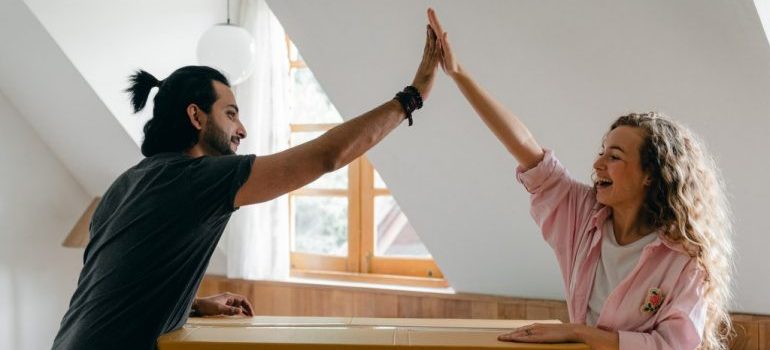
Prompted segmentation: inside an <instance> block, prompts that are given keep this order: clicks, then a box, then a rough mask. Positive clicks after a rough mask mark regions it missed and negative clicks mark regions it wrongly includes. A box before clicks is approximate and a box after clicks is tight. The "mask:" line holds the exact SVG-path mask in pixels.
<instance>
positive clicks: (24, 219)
mask: <svg viewBox="0 0 770 350" xmlns="http://www.w3.org/2000/svg"><path fill="white" fill-rule="evenodd" d="M0 124H1V125H2V127H0V169H2V170H0V310H2V312H0V349H9V350H10V349H19V350H21V349H30V350H32V349H46V348H50V347H51V344H52V343H53V337H54V336H55V335H56V331H57V330H58V329H59V322H60V321H61V318H62V316H63V315H64V312H65V311H66V310H67V306H68V305H69V300H70V297H71V296H72V292H73V291H74V290H75V285H76V282H77V276H78V273H79V272H80V267H81V261H82V256H83V249H70V248H64V247H62V246H61V242H62V241H63V240H64V237H66V235H67V233H68V232H69V230H70V229H71V228H72V226H73V225H74V224H75V221H76V220H77V218H78V217H79V216H80V214H81V213H82V212H83V210H85V208H86V206H87V205H88V203H89V201H90V197H89V196H88V195H87V194H86V192H85V190H84V189H83V188H82V187H81V186H80V185H79V184H78V183H77V182H76V181H75V179H74V178H73V177H72V175H70V173H69V172H67V170H66V169H65V167H64V166H63V165H62V164H61V162H60V161H59V160H58V159H57V158H56V156H54V154H53V152H51V150H50V149H48V148H47V146H46V145H45V143H44V142H43V141H42V140H41V139H40V137H39V136H38V135H37V134H36V133H35V132H34V130H33V129H32V127H30V125H29V124H28V123H27V122H26V120H25V119H24V118H23V117H22V116H21V115H20V114H19V113H18V112H17V111H16V110H15V108H14V107H13V106H12V105H11V104H10V103H9V102H8V100H7V99H6V98H5V96H4V95H3V94H2V93H1V92H0Z"/></svg>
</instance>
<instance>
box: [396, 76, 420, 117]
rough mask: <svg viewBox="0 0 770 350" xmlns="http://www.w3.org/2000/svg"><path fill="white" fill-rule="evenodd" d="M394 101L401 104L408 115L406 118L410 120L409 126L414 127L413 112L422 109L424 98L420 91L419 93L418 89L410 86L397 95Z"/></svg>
mask: <svg viewBox="0 0 770 350" xmlns="http://www.w3.org/2000/svg"><path fill="white" fill-rule="evenodd" d="M393 99H394V100H396V101H398V103H399V104H401V108H403V109H404V113H406V117H405V118H406V119H408V120H409V126H412V124H413V121H412V112H414V110H415V109H420V108H422V96H420V91H418V90H417V88H416V87H414V86H412V85H409V86H407V87H405V88H404V90H403V91H401V92H399V93H397V94H396V97H393Z"/></svg>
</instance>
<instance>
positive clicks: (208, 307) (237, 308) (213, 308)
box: [193, 293, 254, 316]
mask: <svg viewBox="0 0 770 350" xmlns="http://www.w3.org/2000/svg"><path fill="white" fill-rule="evenodd" d="M193 309H194V310H195V313H196V315H197V316H218V315H245V316H254V312H253V311H252V310H253V309H252V307H251V303H249V300H248V299H246V297H244V296H242V295H238V294H233V293H222V294H217V295H212V296H210V297H205V298H197V299H195V301H194V302H193Z"/></svg>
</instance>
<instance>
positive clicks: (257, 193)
mask: <svg viewBox="0 0 770 350" xmlns="http://www.w3.org/2000/svg"><path fill="white" fill-rule="evenodd" d="M427 32H428V35H427V39H426V42H425V51H424V52H423V57H422V62H421V63H420V67H419V68H418V69H417V74H415V77H414V81H413V83H412V86H414V87H415V88H417V90H418V91H419V93H420V95H421V96H422V99H423V100H426V99H427V97H428V95H429V94H430V90H431V88H432V87H433V78H434V77H435V72H436V67H437V65H438V60H439V50H438V48H437V39H436V36H435V34H433V31H432V30H431V29H430V28H428V29H427ZM404 117H405V112H404V110H403V108H402V107H401V105H400V103H399V102H398V101H396V100H391V101H388V102H385V103H383V104H382V105H380V106H379V107H377V108H375V109H372V110H370V111H369V112H366V113H364V114H363V115H360V116H358V117H356V118H354V119H352V120H349V121H347V122H345V123H342V124H340V125H339V126H337V127H335V128H333V129H331V130H329V131H328V132H326V133H325V134H323V135H322V136H320V137H318V138H317V139H315V140H313V141H310V142H306V143H304V144H302V145H299V146H296V147H292V148H290V149H288V150H286V151H283V152H280V153H276V154H273V155H269V156H264V157H257V158H256V159H255V160H254V163H253V165H252V168H251V173H250V175H249V178H248V180H246V182H245V183H244V184H243V186H241V188H240V189H239V190H238V193H237V194H236V196H235V201H234V206H235V207H240V206H243V205H248V204H254V203H260V202H264V201H268V200H271V199H273V198H276V197H278V196H281V195H283V194H286V193H288V192H291V191H293V190H295V189H298V188H300V187H302V186H304V185H306V184H308V183H310V182H312V181H313V180H315V179H317V178H319V177H321V175H323V174H325V173H328V172H331V171H334V170H337V169H339V168H341V167H343V166H345V165H346V164H348V163H350V162H352V161H353V160H355V159H356V158H358V157H360V156H361V155H363V154H364V153H365V152H366V151H368V150H369V149H370V148H372V147H373V146H374V145H376V144H377V143H378V142H380V141H381V140H382V139H383V138H384V137H385V136H387V135H388V134H389V133H390V132H391V131H393V129H394V128H395V127H396V126H398V125H399V124H400V123H401V121H402V120H403V119H404Z"/></svg>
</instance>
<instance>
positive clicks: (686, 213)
mask: <svg viewBox="0 0 770 350" xmlns="http://www.w3.org/2000/svg"><path fill="white" fill-rule="evenodd" d="M619 126H630V127H636V128H640V129H642V130H643V131H644V132H645V134H646V137H645V140H644V142H643V144H642V146H641V148H640V156H641V165H642V170H644V171H645V172H646V173H648V174H650V175H651V176H650V178H651V180H652V181H651V183H650V186H649V187H648V189H647V192H646V194H645V200H644V204H643V206H642V212H641V215H642V219H643V220H645V221H646V223H647V224H649V225H650V226H651V227H661V228H663V229H664V230H663V231H664V232H665V236H666V238H668V239H669V240H671V241H673V242H680V243H681V244H682V245H683V247H684V248H685V249H686V250H687V251H688V252H689V254H690V256H692V257H693V258H696V259H697V261H698V263H699V265H700V266H701V267H702V268H703V269H704V271H705V272H706V281H705V283H706V284H705V290H704V295H703V297H704V299H705V300H704V301H705V304H706V306H707V311H706V324H705V327H704V330H703V337H702V342H701V347H700V349H708V350H722V349H725V348H726V343H727V340H728V339H727V338H728V336H729V335H730V332H731V330H732V324H731V321H730V314H729V313H728V310H727V304H728V302H729V300H730V298H731V277H732V269H733V267H732V263H731V262H732V259H731V257H732V253H733V246H732V238H731V237H732V223H731V214H730V208H729V204H728V202H727V198H726V196H725V187H724V182H723V181H722V177H721V174H720V173H719V170H718V168H717V167H716V163H715V162H714V159H713V158H712V157H711V156H710V155H709V153H708V152H707V151H706V148H705V147H704V145H703V143H702V142H700V141H699V140H698V138H697V137H696V136H695V135H694V134H693V133H692V132H690V130H688V129H687V128H686V127H684V126H682V125H680V124H679V123H676V122H674V121H672V120H671V119H669V118H667V117H665V116H663V115H661V114H659V113H656V112H650V113H643V114H635V113H632V114H629V115H625V116H622V117H620V118H618V119H617V120H616V121H615V122H614V123H613V124H612V126H611V127H610V130H613V129H615V128H617V127H619Z"/></svg>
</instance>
